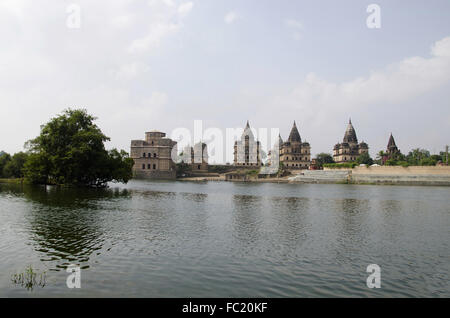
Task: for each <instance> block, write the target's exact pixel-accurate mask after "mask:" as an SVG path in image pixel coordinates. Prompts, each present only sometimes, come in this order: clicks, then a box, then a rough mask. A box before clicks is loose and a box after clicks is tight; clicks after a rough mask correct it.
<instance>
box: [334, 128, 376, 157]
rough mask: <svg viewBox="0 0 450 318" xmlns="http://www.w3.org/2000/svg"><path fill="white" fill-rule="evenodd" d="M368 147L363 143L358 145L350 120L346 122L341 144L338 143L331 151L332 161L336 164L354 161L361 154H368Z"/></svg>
mask: <svg viewBox="0 0 450 318" xmlns="http://www.w3.org/2000/svg"><path fill="white" fill-rule="evenodd" d="M368 152H369V146H368V145H367V144H366V143H365V142H364V141H363V142H361V143H359V144H358V137H356V130H355V128H354V127H353V124H352V120H351V119H350V120H349V121H348V125H347V129H346V130H345V134H344V139H343V141H342V143H338V144H336V145H335V146H334V149H333V159H334V161H335V162H336V163H343V162H351V161H355V160H356V159H357V158H358V157H359V156H360V155H361V154H363V153H368Z"/></svg>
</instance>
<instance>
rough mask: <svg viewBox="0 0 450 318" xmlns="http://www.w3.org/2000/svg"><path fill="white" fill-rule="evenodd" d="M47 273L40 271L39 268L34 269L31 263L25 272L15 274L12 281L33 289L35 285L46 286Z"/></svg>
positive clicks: (30, 289)
mask: <svg viewBox="0 0 450 318" xmlns="http://www.w3.org/2000/svg"><path fill="white" fill-rule="evenodd" d="M46 273H47V272H42V273H38V271H37V270H35V269H33V267H32V266H31V265H30V266H28V267H27V268H26V269H25V271H24V272H23V273H18V274H14V275H12V277H11V281H12V282H13V283H14V284H15V285H19V286H22V287H25V288H26V289H27V290H29V291H32V290H33V288H34V287H36V286H37V287H41V288H44V287H45V285H46V278H47V277H46Z"/></svg>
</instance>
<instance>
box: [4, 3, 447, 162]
mask: <svg viewBox="0 0 450 318" xmlns="http://www.w3.org/2000/svg"><path fill="white" fill-rule="evenodd" d="M71 3H75V4H78V5H79V7H80V8H81V27H80V28H78V29H71V28H68V27H67V19H68V17H69V16H70V15H71V13H67V12H66V10H67V7H68V6H69V5H70V4H71ZM371 3H377V4H378V5H379V6H380V7H381V28H380V29H369V28H367V26H366V19H367V17H368V15H369V14H368V13H367V12H366V8H367V6H368V5H369V4H371ZM0 40H1V44H0V45H1V46H0V118H1V124H0V136H1V137H0V150H5V151H7V152H12V153H13V152H16V151H20V150H22V149H23V144H24V142H25V141H26V140H28V139H31V138H34V137H35V136H36V135H38V134H39V126H40V125H41V124H42V123H45V122H46V121H48V120H49V118H51V117H52V116H55V115H56V114H58V113H60V112H61V111H62V110H63V109H65V108H67V107H82V108H86V109H88V111H89V112H90V113H91V114H93V115H95V116H97V117H99V120H98V121H97V124H98V125H99V126H100V128H101V129H102V130H103V131H104V132H105V133H106V134H107V135H108V136H110V137H111V139H112V140H111V142H110V143H108V147H117V148H121V149H126V150H129V145H130V140H131V139H141V138H143V137H144V132H145V131H148V130H151V129H159V130H162V131H166V132H167V133H169V134H170V133H171V132H172V131H173V130H174V129H175V128H178V127H186V128H188V129H193V122H194V120H196V119H201V120H203V126H204V128H208V127H218V128H223V129H225V128H227V127H242V126H244V125H245V122H246V120H247V119H249V120H250V123H251V125H252V126H253V127H255V128H260V127H265V128H272V127H277V128H279V129H280V131H281V134H282V137H283V138H284V139H286V138H287V136H288V134H289V131H290V129H291V126H292V122H293V120H296V121H297V125H298V127H299V129H300V134H301V136H302V138H303V139H304V140H305V139H306V140H307V141H308V142H310V143H311V146H312V153H313V154H317V153H319V152H331V151H332V148H333V146H334V144H335V143H337V142H339V141H341V140H342V137H343V135H344V131H345V128H346V123H347V121H348V118H349V117H351V118H352V121H353V124H354V126H355V129H356V132H357V135H358V138H359V140H360V141H362V140H364V141H365V142H367V143H368V144H369V147H370V152H371V154H372V155H375V153H376V152H378V151H379V150H381V149H385V147H386V144H387V141H388V138H389V134H390V133H391V132H392V133H393V134H394V137H395V138H396V141H397V145H398V146H399V148H400V149H401V150H402V151H404V152H406V151H408V150H409V149H411V148H413V147H423V148H427V149H429V150H430V151H432V152H438V151H440V150H443V148H444V146H445V145H446V144H450V139H449V136H450V2H449V1H447V0H442V1H438V0H436V1H432V2H431V1H429V2H426V1H406V0H405V1H377V2H372V1H361V0H354V1H350V0H348V1H293V0H285V1H275V0H245V1H244V0H240V1H236V0H191V1H189V0H183V1H178V0H115V1H100V0H96V1H92V0H83V1H81V0H80V1H76V0H71V1H54V0H0Z"/></svg>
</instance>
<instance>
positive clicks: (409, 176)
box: [350, 166, 450, 186]
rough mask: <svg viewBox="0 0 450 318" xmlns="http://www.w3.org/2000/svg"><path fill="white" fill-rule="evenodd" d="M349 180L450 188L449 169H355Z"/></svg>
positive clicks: (412, 167) (385, 167)
mask: <svg viewBox="0 0 450 318" xmlns="http://www.w3.org/2000/svg"><path fill="white" fill-rule="evenodd" d="M350 180H351V182H352V183H376V184H377V183H379V184H405V185H444V186H450V167H449V166H411V167H398V166H381V167H355V168H354V169H352V172H351V175H350Z"/></svg>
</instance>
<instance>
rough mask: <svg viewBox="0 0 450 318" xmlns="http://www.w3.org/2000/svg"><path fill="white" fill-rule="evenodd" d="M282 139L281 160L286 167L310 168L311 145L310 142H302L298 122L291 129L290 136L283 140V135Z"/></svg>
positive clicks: (280, 142)
mask: <svg viewBox="0 0 450 318" xmlns="http://www.w3.org/2000/svg"><path fill="white" fill-rule="evenodd" d="M279 139H280V141H279V144H280V145H281V146H280V162H282V163H283V166H284V168H286V169H309V166H310V165H311V146H310V144H309V143H308V142H306V141H305V142H302V138H301V137H300V133H299V132H298V129H297V124H296V123H295V121H294V126H293V127H292V129H291V133H290V134H289V138H288V140H287V141H286V142H283V140H282V139H281V136H280V137H279Z"/></svg>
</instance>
